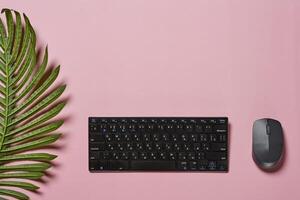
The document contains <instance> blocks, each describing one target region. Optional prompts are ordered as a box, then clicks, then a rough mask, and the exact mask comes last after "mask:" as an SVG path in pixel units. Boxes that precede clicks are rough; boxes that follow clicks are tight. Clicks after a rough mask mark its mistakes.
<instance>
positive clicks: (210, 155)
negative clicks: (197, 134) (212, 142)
mask: <svg viewBox="0 0 300 200" xmlns="http://www.w3.org/2000/svg"><path fill="white" fill-rule="evenodd" d="M205 157H206V159H208V160H226V159H227V157H226V153H220V152H207V153H206V154H205Z"/></svg>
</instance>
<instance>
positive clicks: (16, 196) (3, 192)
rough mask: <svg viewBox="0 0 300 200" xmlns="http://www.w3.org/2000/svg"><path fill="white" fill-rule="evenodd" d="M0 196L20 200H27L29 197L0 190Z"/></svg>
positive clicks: (20, 193)
mask: <svg viewBox="0 0 300 200" xmlns="http://www.w3.org/2000/svg"><path fill="white" fill-rule="evenodd" d="M0 194H2V195H5V196H11V197H14V198H16V199H20V200H27V199H29V197H28V196H27V195H26V194H24V193H22V192H17V191H14V190H9V189H0Z"/></svg>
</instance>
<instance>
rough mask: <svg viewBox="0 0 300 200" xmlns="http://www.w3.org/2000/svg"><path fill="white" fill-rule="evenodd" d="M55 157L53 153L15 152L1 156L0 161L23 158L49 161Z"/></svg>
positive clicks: (20, 159) (22, 159) (21, 159)
mask: <svg viewBox="0 0 300 200" xmlns="http://www.w3.org/2000/svg"><path fill="white" fill-rule="evenodd" d="M54 158H56V156H55V155H52V154H48V153H29V154H15V155H9V156H3V157H1V158H0V162H1V163H3V162H4V163H6V162H12V161H24V160H32V161H51V160H53V159H54Z"/></svg>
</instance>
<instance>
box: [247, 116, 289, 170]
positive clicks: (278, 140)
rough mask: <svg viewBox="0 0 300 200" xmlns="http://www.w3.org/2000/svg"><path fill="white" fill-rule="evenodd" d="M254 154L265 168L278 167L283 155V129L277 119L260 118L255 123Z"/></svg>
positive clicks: (254, 157)
mask: <svg viewBox="0 0 300 200" xmlns="http://www.w3.org/2000/svg"><path fill="white" fill-rule="evenodd" d="M252 131H253V133H252V134H253V138H252V156H253V160H254V161H255V163H256V164H257V165H258V167H260V168H261V169H263V170H266V171H274V170H276V169H278V167H279V166H280V164H281V160H282V157H283V145H284V143H283V130H282V127H281V124H280V122H279V121H277V120H275V119H259V120H256V121H255V122H254V124H253V130H252Z"/></svg>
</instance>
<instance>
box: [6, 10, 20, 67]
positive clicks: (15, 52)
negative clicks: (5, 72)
mask: <svg viewBox="0 0 300 200" xmlns="http://www.w3.org/2000/svg"><path fill="white" fill-rule="evenodd" d="M15 16H16V26H15V29H16V31H15V35H14V39H15V41H14V43H13V49H12V57H11V59H10V61H9V64H12V63H13V62H14V61H15V59H16V57H17V55H18V53H19V48H20V46H21V39H22V21H21V15H20V13H18V12H15Z"/></svg>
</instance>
